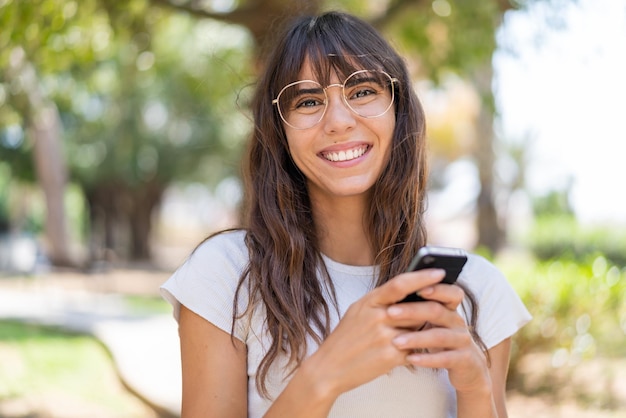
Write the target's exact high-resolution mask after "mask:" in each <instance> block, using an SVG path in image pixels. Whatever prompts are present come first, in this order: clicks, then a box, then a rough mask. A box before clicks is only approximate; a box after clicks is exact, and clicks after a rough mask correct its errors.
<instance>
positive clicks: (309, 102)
mask: <svg viewBox="0 0 626 418" xmlns="http://www.w3.org/2000/svg"><path fill="white" fill-rule="evenodd" d="M323 105H324V100H323V99H321V98H317V97H305V98H302V99H300V100H298V101H297V102H296V103H295V106H294V107H293V108H294V109H305V108H312V107H315V106H323Z"/></svg>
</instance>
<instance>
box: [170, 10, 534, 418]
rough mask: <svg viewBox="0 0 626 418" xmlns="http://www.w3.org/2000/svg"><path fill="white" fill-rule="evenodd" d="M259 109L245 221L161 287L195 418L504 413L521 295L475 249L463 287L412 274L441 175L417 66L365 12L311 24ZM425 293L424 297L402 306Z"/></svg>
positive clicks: (287, 40)
mask: <svg viewBox="0 0 626 418" xmlns="http://www.w3.org/2000/svg"><path fill="white" fill-rule="evenodd" d="M253 110H254V123H255V127H254V132H253V133H252V138H251V142H250V147H249V149H248V153H247V162H246V166H245V173H244V179H245V180H246V194H245V196H246V207H245V213H246V217H245V220H244V222H245V225H244V228H242V229H241V230H237V231H228V232H223V233H221V234H217V235H215V236H213V237H210V238H209V239H207V240H206V241H205V242H203V243H202V244H201V245H200V246H199V247H198V248H197V249H196V250H195V251H194V253H193V254H192V255H191V256H190V258H189V259H188V260H187V262H186V263H185V264H184V265H183V266H182V267H181V268H179V269H178V270H177V271H176V273H175V274H174V275H173V276H172V278H170V280H168V281H167V282H166V283H165V284H164V285H163V295H164V296H165V297H166V298H167V299H168V300H169V301H170V302H171V303H172V304H173V306H174V313H175V317H176V318H177V320H178V321H179V334H180V340H181V357H182V370H183V400H182V415H183V417H246V416H250V417H260V416H267V417H326V416H333V417H347V416H350V417H370V416H371V417H413V416H414V417H454V416H458V417H479V418H487V417H505V416H506V408H505V402H504V399H505V380H506V374H507V369H508V361H509V352H510V336H511V335H512V334H514V333H515V332H516V331H517V330H518V329H519V328H520V327H521V326H522V325H523V324H524V323H525V322H526V321H528V320H529V314H528V312H527V311H526V309H525V308H524V306H523V305H522V303H521V302H520V301H519V299H518V297H517V296H516V295H515V293H514V292H513V291H512V289H511V288H510V287H509V285H508V284H507V282H506V280H505V279H504V278H503V277H502V276H501V274H500V273H499V272H498V271H497V270H496V269H495V268H494V267H493V266H492V265H491V264H489V263H488V262H487V261H486V260H484V259H482V258H479V257H477V256H473V255H472V256H470V257H469V261H468V263H467V264H466V266H465V268H464V270H463V271H462V273H461V276H460V277H459V286H450V285H445V284H438V282H439V281H440V280H441V279H442V277H443V272H441V271H439V270H433V269H430V270H423V271H420V272H413V273H404V271H405V270H406V268H407V266H408V265H409V263H410V260H411V258H412V257H413V256H414V255H415V253H416V252H417V250H418V249H419V248H420V247H421V246H423V245H425V244H426V232H425V227H424V219H423V213H424V199H425V186H426V179H427V169H426V150H425V139H424V137H425V123H424V113H423V111H422V108H421V105H420V103H419V101H418V99H417V97H416V96H415V94H414V92H413V88H412V86H411V82H410V79H409V75H408V71H407V68H406V66H405V64H404V62H403V60H402V59H401V58H400V57H399V56H398V55H397V53H396V52H395V51H394V50H393V49H392V48H391V47H390V46H389V45H388V44H387V43H386V42H385V41H384V40H383V39H382V38H381V36H380V35H379V34H378V33H377V32H376V31H375V30H374V29H372V27H370V26H369V25H368V24H366V23H364V22H362V21H361V20H359V19H357V18H354V17H352V16H350V15H346V14H342V13H337V12H331V13H326V14H324V15H321V16H318V17H306V18H300V19H299V20H297V21H296V22H294V23H293V24H292V26H291V27H290V28H289V29H288V30H287V32H286V34H285V35H284V36H283V37H282V38H281V39H280V40H279V41H278V42H277V44H276V46H275V50H274V52H273V54H272V55H271V56H270V57H269V59H268V65H267V68H266V69H265V72H264V74H263V75H262V77H261V79H260V81H259V84H258V88H257V90H256V94H255V97H254V100H253ZM411 292H419V294H420V296H422V297H423V298H425V299H427V301H425V302H413V303H401V304H398V303H396V302H398V301H399V300H401V299H403V298H404V297H405V296H406V295H407V294H409V293H411ZM477 307H478V308H480V313H478V312H477V309H476V308H477ZM467 308H474V309H467ZM466 311H467V312H468V313H467V314H466V313H465V312H466Z"/></svg>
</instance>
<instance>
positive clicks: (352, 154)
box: [324, 147, 367, 162]
mask: <svg viewBox="0 0 626 418" xmlns="http://www.w3.org/2000/svg"><path fill="white" fill-rule="evenodd" d="M365 151H367V147H360V148H356V149H351V150H348V151H339V152H328V153H326V154H324V158H326V159H327V160H329V161H333V162H341V161H350V160H354V159H355V158H359V157H360V156H362V155H363V154H365Z"/></svg>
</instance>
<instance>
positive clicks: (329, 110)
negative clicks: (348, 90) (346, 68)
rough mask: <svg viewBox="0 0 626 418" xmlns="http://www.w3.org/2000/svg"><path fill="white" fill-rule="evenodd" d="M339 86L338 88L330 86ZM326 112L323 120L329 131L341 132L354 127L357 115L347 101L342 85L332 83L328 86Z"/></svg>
mask: <svg viewBox="0 0 626 418" xmlns="http://www.w3.org/2000/svg"><path fill="white" fill-rule="evenodd" d="M330 87H338V88H332V89H331V88H330ZM326 89H327V90H326V97H327V100H328V103H327V104H326V114H325V115H324V118H323V120H322V123H323V124H324V130H325V131H326V132H329V133H335V132H341V131H344V130H347V129H351V128H352V127H354V125H355V123H356V115H355V114H354V112H353V111H352V110H350V108H349V107H348V105H347V104H346V103H345V101H344V99H343V97H342V95H343V93H342V89H341V85H339V84H331V85H330V86H328V87H327V88H326Z"/></svg>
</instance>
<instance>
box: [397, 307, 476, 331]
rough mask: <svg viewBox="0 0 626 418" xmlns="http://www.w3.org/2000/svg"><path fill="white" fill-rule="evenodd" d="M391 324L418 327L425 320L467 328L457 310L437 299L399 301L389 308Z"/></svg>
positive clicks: (441, 324)
mask: <svg viewBox="0 0 626 418" xmlns="http://www.w3.org/2000/svg"><path fill="white" fill-rule="evenodd" d="M387 316H388V317H389V318H390V319H391V320H392V321H391V322H390V325H392V326H394V327H400V328H409V329H417V328H419V327H420V326H421V325H423V324H424V323H425V322H428V323H430V324H431V325H433V326H436V327H444V328H466V324H465V321H464V320H463V318H461V316H460V315H459V313H458V312H457V311H456V310H451V309H449V308H448V307H447V306H444V305H443V304H441V303H439V302H435V301H425V302H412V303H397V304H393V305H391V306H389V307H388V308H387Z"/></svg>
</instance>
